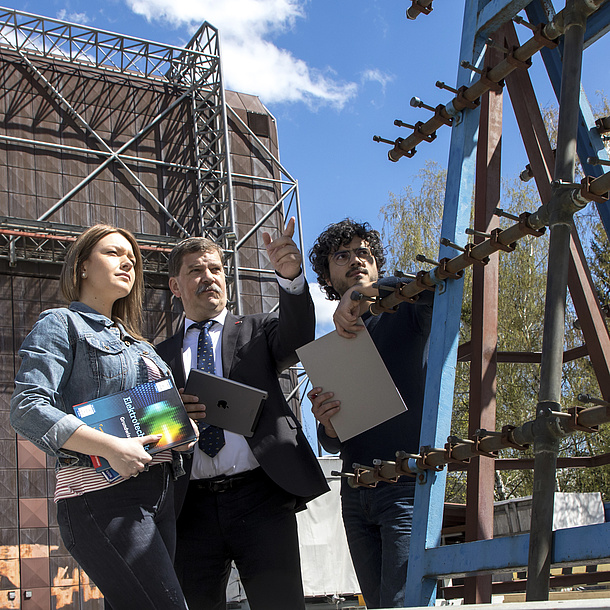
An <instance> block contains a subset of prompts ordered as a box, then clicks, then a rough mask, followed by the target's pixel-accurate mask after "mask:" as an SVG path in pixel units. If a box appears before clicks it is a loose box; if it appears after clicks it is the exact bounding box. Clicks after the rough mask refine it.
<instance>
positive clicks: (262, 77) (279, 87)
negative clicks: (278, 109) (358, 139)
mask: <svg viewBox="0 0 610 610" xmlns="http://www.w3.org/2000/svg"><path fill="white" fill-rule="evenodd" d="M127 4H128V5H129V7H130V8H131V9H132V10H133V11H134V12H135V13H137V14H139V15H142V16H144V17H145V18H146V19H148V20H149V21H152V20H157V21H167V22H169V23H170V24H171V25H173V26H175V27H180V26H185V27H187V28H188V29H189V30H190V31H191V32H193V33H194V32H195V31H196V30H197V29H198V28H199V26H200V25H201V24H202V23H203V22H204V21H207V22H208V23H210V24H212V25H213V26H214V27H216V28H218V30H219V32H220V42H221V53H222V62H223V70H224V78H225V83H226V85H227V87H228V88H230V89H235V90H237V91H243V92H244V93H250V94H253V95H258V96H260V97H261V99H262V100H263V101H265V102H298V101H301V102H305V103H307V104H308V105H310V106H315V105H316V104H320V103H326V104H330V105H333V106H336V107H337V108H341V107H342V106H343V105H344V104H345V103H346V102H347V101H348V100H349V99H351V98H352V97H353V96H354V95H355V94H356V90H357V85H356V84H355V83H342V82H339V81H338V80H336V79H335V78H334V77H333V75H332V73H331V71H330V70H327V71H322V70H317V69H314V68H312V67H310V66H309V65H307V63H306V62H305V61H303V60H302V59H299V58H297V57H294V55H292V54H291V53H290V52H289V51H287V50H286V49H281V48H279V47H277V46H276V45H275V44H274V43H273V42H272V40H271V39H272V36H273V35H274V34H276V33H280V32H286V31H289V30H290V29H291V28H292V27H294V25H295V22H296V20H297V19H298V18H302V17H304V11H303V4H304V1H303V0H221V1H219V0H127Z"/></svg>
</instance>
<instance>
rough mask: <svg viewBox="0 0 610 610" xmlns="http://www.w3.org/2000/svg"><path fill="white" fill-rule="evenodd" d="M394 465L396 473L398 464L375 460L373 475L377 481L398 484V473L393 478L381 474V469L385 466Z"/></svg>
mask: <svg viewBox="0 0 610 610" xmlns="http://www.w3.org/2000/svg"><path fill="white" fill-rule="evenodd" d="M387 464H389V465H392V464H393V465H394V472H396V463H395V462H388V461H386V460H373V466H374V469H373V474H374V476H375V478H376V479H378V480H379V481H384V482H385V483H396V481H398V479H399V478H400V475H399V474H398V473H396V475H395V476H393V477H390V478H388V477H385V476H383V475H382V474H381V469H382V468H383V466H384V465H387Z"/></svg>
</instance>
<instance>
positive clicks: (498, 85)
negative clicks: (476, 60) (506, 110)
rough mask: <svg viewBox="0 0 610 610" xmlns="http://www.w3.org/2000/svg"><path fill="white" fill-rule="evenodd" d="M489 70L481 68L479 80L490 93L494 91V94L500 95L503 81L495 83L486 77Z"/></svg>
mask: <svg viewBox="0 0 610 610" xmlns="http://www.w3.org/2000/svg"><path fill="white" fill-rule="evenodd" d="M490 70H491V68H489V67H488V68H483V73H482V74H481V78H480V79H479V80H480V81H481V82H482V83H483V84H484V85H485V86H486V87H487V88H488V89H489V90H490V91H494V92H495V93H500V92H501V91H502V89H503V88H504V81H503V80H501V81H499V82H496V81H495V80H491V79H490V78H489V76H488V74H489V71H490Z"/></svg>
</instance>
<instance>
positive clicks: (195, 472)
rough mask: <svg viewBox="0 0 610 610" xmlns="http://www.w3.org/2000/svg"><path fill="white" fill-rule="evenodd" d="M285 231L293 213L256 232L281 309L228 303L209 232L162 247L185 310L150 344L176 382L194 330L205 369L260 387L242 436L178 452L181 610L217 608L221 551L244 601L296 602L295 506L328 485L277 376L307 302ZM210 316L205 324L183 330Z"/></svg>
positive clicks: (300, 599)
mask: <svg viewBox="0 0 610 610" xmlns="http://www.w3.org/2000/svg"><path fill="white" fill-rule="evenodd" d="M293 233H294V218H291V219H290V221H289V223H288V226H287V227H286V229H285V231H284V233H283V235H281V236H280V237H279V238H277V239H276V240H274V241H272V240H271V237H270V236H269V234H268V233H263V240H264V243H265V246H266V248H267V253H268V255H269V258H270V260H271V263H272V265H273V267H274V269H275V271H276V274H277V277H278V282H279V284H280V306H279V313H271V314H255V315H247V316H235V315H233V314H231V313H229V312H228V311H227V310H226V301H227V299H226V285H225V274H224V269H223V252H222V250H221V249H220V248H219V247H218V246H217V245H216V244H215V243H214V242H212V241H210V240H208V239H206V238H203V237H199V238H190V239H186V240H184V241H183V242H181V243H179V244H178V245H177V246H176V247H175V248H174V249H173V250H172V252H171V254H170V258H169V276H170V279H169V286H170V289H171V291H172V293H173V294H174V295H175V296H176V297H177V298H179V299H181V300H182V304H183V306H184V312H185V316H186V319H185V321H184V323H183V324H182V325H181V327H180V329H179V330H178V332H177V333H176V334H175V335H174V336H173V337H171V338H169V339H167V340H166V341H164V342H162V343H161V344H160V345H159V346H158V347H157V350H158V352H159V354H160V355H161V356H162V357H163V358H164V359H165V360H166V362H167V363H168V364H169V365H170V367H171V368H172V371H173V374H174V377H175V380H176V384H177V385H178V387H184V382H185V377H186V374H188V371H190V369H191V368H196V367H197V362H198V355H197V352H198V351H199V362H200V364H201V351H202V349H204V348H202V347H201V346H202V343H201V342H200V339H199V337H200V333H203V332H206V333H208V336H206V338H205V340H206V341H207V340H208V339H209V340H210V341H211V344H212V346H213V359H212V367H213V371H212V372H215V373H216V374H217V375H221V376H223V377H227V378H229V379H233V380H235V381H239V382H241V383H245V384H247V385H251V386H254V387H257V388H260V389H263V390H265V391H266V392H267V393H268V398H267V400H266V401H265V404H264V407H263V410H262V413H261V416H260V419H259V421H258V424H257V426H256V429H255V432H254V435H253V436H252V437H249V438H245V437H243V436H241V435H239V434H234V433H231V432H228V431H226V430H225V431H224V434H222V433H221V436H223V438H221V439H220V441H219V442H218V443H216V441H214V443H215V448H213V449H212V450H210V449H208V447H207V445H205V444H204V445H201V438H202V437H203V436H204V435H205V434H206V431H205V430H203V431H202V432H201V436H200V445H201V446H203V447H204V449H205V451H207V452H208V453H206V452H204V450H202V449H200V447H199V446H196V447H195V450H194V454H193V458H192V460H188V459H187V460H186V461H187V472H188V473H190V480H189V482H188V490H187V491H186V496H185V499H184V504H183V506H182V510H181V512H180V516H179V518H178V525H177V528H178V541H177V550H176V572H177V574H178V578H179V579H180V581H181V584H182V587H183V590H184V594H185V596H186V598H187V601H188V604H189V608H190V609H191V610H196V609H202V610H225V608H226V598H225V590H226V585H227V580H228V577H229V571H230V566H231V560H234V561H235V564H236V566H237V569H238V570H239V574H240V579H241V582H242V584H243V586H244V589H245V591H246V595H247V598H248V603H249V605H250V608H251V609H252V610H274V609H277V610H287V609H290V610H297V609H299V608H304V596H303V585H302V579H301V567H300V558H299V547H298V538H297V525H296V517H295V510H298V509H300V508H303V507H304V506H305V503H306V502H307V501H308V500H310V499H312V498H315V497H316V496H318V495H320V494H323V493H325V492H326V491H328V486H327V483H326V480H325V477H324V475H323V473H322V471H321V470H320V467H319V465H318V463H317V460H316V457H315V455H314V453H313V451H312V449H311V447H310V446H309V443H308V442H307V439H306V438H305V435H304V434H303V432H302V429H301V426H300V424H299V422H298V421H297V420H296V418H295V417H294V415H293V413H292V411H291V410H290V408H289V406H288V404H287V403H286V401H285V399H284V396H283V393H282V390H281V388H280V384H279V381H278V375H279V374H280V373H281V372H282V371H283V370H284V369H286V368H287V367H289V366H291V365H293V364H295V363H296V362H297V361H298V357H297V356H296V353H295V350H296V349H297V348H298V347H300V346H301V345H304V344H305V343H308V342H309V341H312V340H313V339H314V327H315V318H314V309H313V303H312V300H311V297H310V295H309V291H308V288H307V284H306V282H305V280H304V277H303V273H302V269H301V262H302V257H301V253H300V252H299V250H298V248H297V246H296V245H295V243H294V241H293V240H292V235H293ZM209 320H213V321H214V322H213V323H212V326H210V327H209V329H207V330H206V331H203V330H199V328H192V329H191V328H190V327H191V326H192V325H193V324H194V323H199V322H205V321H209ZM200 368H201V367H200ZM187 407H188V408H189V409H190V410H194V409H196V408H197V406H196V405H193V406H190V405H187ZM204 421H205V420H204ZM215 431H216V432H218V430H217V429H216V430H215ZM210 432H212V431H210ZM219 446H220V449H218V447H219ZM183 478H187V477H183Z"/></svg>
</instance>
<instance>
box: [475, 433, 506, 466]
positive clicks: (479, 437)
mask: <svg viewBox="0 0 610 610" xmlns="http://www.w3.org/2000/svg"><path fill="white" fill-rule="evenodd" d="M485 436H498V433H497V432H488V431H487V430H477V431H476V432H475V434H474V437H473V440H474V451H476V452H477V453H478V454H479V455H484V456H485V457H490V458H494V459H495V458H497V457H498V452H497V451H485V450H484V449H481V441H482V440H483V438H484V437H485ZM500 436H501V434H500Z"/></svg>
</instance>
